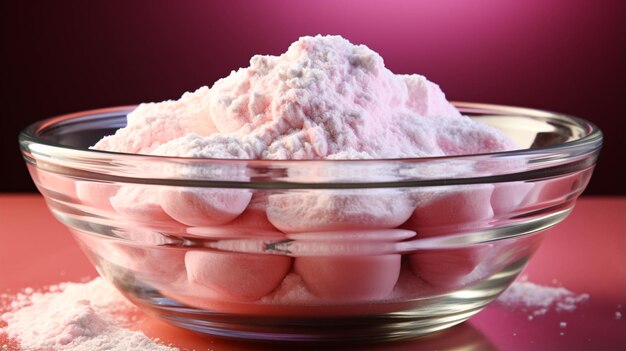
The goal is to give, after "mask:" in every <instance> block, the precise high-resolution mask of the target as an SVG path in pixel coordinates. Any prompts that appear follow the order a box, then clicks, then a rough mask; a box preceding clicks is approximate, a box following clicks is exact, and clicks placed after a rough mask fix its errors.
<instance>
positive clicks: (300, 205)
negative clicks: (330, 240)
mask: <svg viewBox="0 0 626 351" xmlns="http://www.w3.org/2000/svg"><path fill="white" fill-rule="evenodd" d="M414 208H415V207H414V204H413V201H412V200H411V198H410V197H409V196H408V195H407V194H405V193H401V192H396V191H389V190H385V189H366V190H344V191H333V190H312V191H291V192H288V193H282V194H273V195H270V196H269V204H268V207H267V218H268V219H269V221H270V222H271V223H272V224H273V225H274V226H276V228H278V229H280V230H281V231H283V232H285V233H299V232H321V231H338V230H359V229H385V228H395V227H397V226H399V225H400V224H402V223H403V222H405V221H406V220H407V219H408V218H409V217H410V216H411V213H412V212H413V210H414Z"/></svg>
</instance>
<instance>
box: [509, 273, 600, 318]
mask: <svg viewBox="0 0 626 351" xmlns="http://www.w3.org/2000/svg"><path fill="white" fill-rule="evenodd" d="M588 299H589V294H576V293H574V292H572V291H570V290H567V289H565V288H563V287H550V286H543V285H537V284H535V283H531V282H529V281H527V280H525V278H522V280H520V281H516V282H514V283H513V284H511V286H510V287H509V288H508V289H507V290H505V291H504V293H502V295H500V296H499V297H498V299H497V301H498V302H499V303H501V304H503V305H506V306H511V307H516V308H522V309H523V310H524V311H528V312H529V313H530V314H529V315H528V320H532V319H533V318H534V317H536V316H541V315H544V314H546V313H547V312H548V311H550V310H552V309H554V310H556V311H557V312H561V311H567V312H572V311H574V310H576V308H577V306H578V304H580V303H582V302H584V301H587V300H588ZM565 326H567V324H566V323H561V327H562V328H565Z"/></svg>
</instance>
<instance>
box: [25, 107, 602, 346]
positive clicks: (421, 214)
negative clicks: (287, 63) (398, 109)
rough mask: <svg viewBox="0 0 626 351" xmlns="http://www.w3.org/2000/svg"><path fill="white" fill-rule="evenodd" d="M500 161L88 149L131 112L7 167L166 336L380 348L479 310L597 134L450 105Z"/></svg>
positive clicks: (30, 133)
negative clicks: (22, 169) (495, 133)
mask: <svg viewBox="0 0 626 351" xmlns="http://www.w3.org/2000/svg"><path fill="white" fill-rule="evenodd" d="M456 105H457V107H459V109H460V110H461V111H462V112H463V113H464V114H466V115H469V116H471V117H472V118H475V119H477V120H481V121H483V122H486V123H488V124H491V125H493V126H495V127H497V128H499V129H501V130H502V131H504V132H505V133H507V134H508V135H510V136H511V137H512V138H513V139H514V140H515V141H516V142H517V143H518V144H519V146H520V147H521V148H522V149H521V150H517V151H510V152H500V153H489V154H479V155H468V156H450V157H433V158H415V159H386V160H350V161H347V160H346V161H343V160H322V161H313V160H311V161H271V160H218V159H190V158H176V157H158V156H146V155H131V154H121V153H111V152H103V151H94V150H89V149H88V147H89V146H90V145H93V144H94V143H95V142H96V141H97V140H99V139H100V138H101V137H102V136H104V135H108V134H112V133H113V132H114V131H115V130H116V129H117V128H120V127H122V126H124V125H125V123H126V114H127V113H128V112H130V111H131V110H132V107H119V108H110V109H102V110H94V111H86V112H81V113H76V114H71V115H65V116H60V117H56V118H51V119H48V120H44V121H41V122H38V123H35V124H33V125H31V126H29V127H28V128H26V129H25V130H24V131H23V132H22V134H21V135H20V145H21V149H22V153H23V156H24V159H25V160H26V164H27V166H28V169H29V171H30V173H31V176H32V178H33V180H34V181H35V183H36V185H37V187H38V188H39V191H41V193H42V194H43V195H44V197H45V199H46V201H47V203H48V206H49V207H50V209H51V211H52V213H53V214H54V215H55V216H56V217H57V218H58V219H59V220H60V221H61V222H63V223H64V224H65V225H66V226H67V227H68V228H69V229H70V231H71V232H72V234H73V235H74V237H75V238H76V240H77V241H78V243H79V244H80V245H81V247H82V248H83V250H84V251H85V253H86V254H87V256H88V257H89V259H90V260H91V262H92V263H93V264H94V266H95V267H96V268H97V270H98V272H99V273H100V274H101V275H102V276H103V277H105V278H106V279H108V280H109V281H111V282H112V283H113V284H114V285H115V286H116V287H117V288H118V289H119V290H120V291H122V292H123V293H124V294H125V295H126V296H127V297H128V298H129V299H130V300H132V301H133V302H134V303H135V304H137V305H138V306H139V307H140V308H142V309H144V310H146V311H148V312H150V313H152V314H154V315H156V316H158V317H159V318H161V319H163V320H165V321H167V322H170V323H172V324H175V325H178V326H181V327H183V328H187V329H191V330H194V331H197V332H201V333H207V334H212V335H217V336H222V337H231V338H239V339H254V340H274V341H337V340H339V341H382V340H392V339H400V338H407V337H412V336H417V335H422V334H426V333H430V332H433V331H437V330H441V329H444V328H447V327H450V326H452V325H455V324H457V323H460V322H462V321H464V320H466V319H467V318H469V317H470V316H472V315H474V314H475V313H477V312H479V311H480V310H481V309H482V308H484V307H485V306H486V305H487V304H488V303H489V302H491V301H492V300H493V299H495V298H496V297H497V296H498V294H500V293H501V292H502V291H503V290H504V289H505V288H506V287H507V286H508V285H509V284H510V283H511V282H512V281H513V280H514V279H515V277H516V276H517V275H518V274H519V273H520V271H521V270H522V269H523V268H524V266H525V265H526V263H527V262H528V259H529V258H530V257H531V255H532V254H533V252H534V251H535V250H536V249H537V247H538V246H539V244H540V242H541V239H542V234H541V233H542V232H543V231H544V230H545V229H547V228H549V227H551V226H553V225H555V224H557V223H558V222H560V221H561V220H563V219H564V218H565V217H566V216H567V215H568V213H569V212H570V211H571V210H572V208H573V206H574V203H575V201H576V198H577V197H578V196H579V195H580V194H581V193H582V191H583V190H584V188H585V186H586V185H587V182H588V181H589V178H590V177H591V173H592V171H593V168H594V165H595V163H596V159H597V157H598V153H599V151H600V148H601V144H602V134H601V132H600V130H599V129H598V128H597V127H595V126H594V125H593V124H591V123H589V122H586V121H584V120H581V119H578V118H574V117H569V116H565V115H560V114H555V113H550V112H544V111H538V110H531V109H525V108H514V107H505V106H495V105H484V104H475V103H457V104H456Z"/></svg>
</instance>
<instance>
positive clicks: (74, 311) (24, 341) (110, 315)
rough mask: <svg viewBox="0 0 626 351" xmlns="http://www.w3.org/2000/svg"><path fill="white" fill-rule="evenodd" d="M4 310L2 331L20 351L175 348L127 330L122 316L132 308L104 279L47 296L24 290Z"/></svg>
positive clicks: (67, 286)
mask: <svg viewBox="0 0 626 351" xmlns="http://www.w3.org/2000/svg"><path fill="white" fill-rule="evenodd" d="M4 298H5V299H6V298H7V296H4ZM6 309H7V310H8V312H5V313H4V314H2V315H1V316H0V322H2V321H3V322H5V323H6V326H4V327H2V328H0V333H5V334H7V335H8V337H9V338H12V339H15V340H16V341H17V342H18V343H19V345H20V347H21V349H23V350H58V351H104V350H107V351H117V350H119V351H122V350H137V351H140V350H155V351H173V350H177V349H175V348H171V347H167V346H164V345H159V344H157V343H156V342H154V341H152V340H151V339H149V338H148V337H147V336H146V335H144V334H143V333H141V332H139V331H132V330H130V329H127V328H125V327H124V326H125V325H127V324H129V322H130V321H129V320H128V317H127V315H125V314H126V313H128V312H132V311H133V310H135V307H134V306H133V305H132V304H130V302H128V301H127V300H126V299H125V298H124V297H123V296H122V295H121V294H120V293H119V292H118V291H117V290H115V288H114V287H113V286H111V285H110V284H109V283H107V282H106V281H105V280H104V279H102V278H96V279H94V280H92V281H90V282H88V283H62V284H59V285H57V286H52V287H49V288H48V289H47V291H46V292H34V291H33V290H32V289H25V290H24V292H22V293H18V294H17V295H15V296H13V297H12V302H11V303H10V305H9V306H7V308H6Z"/></svg>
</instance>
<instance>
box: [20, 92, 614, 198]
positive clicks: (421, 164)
mask: <svg viewBox="0 0 626 351" xmlns="http://www.w3.org/2000/svg"><path fill="white" fill-rule="evenodd" d="M453 104H454V105H455V106H456V107H457V108H459V109H460V110H461V112H462V113H464V114H467V113H470V114H482V115H495V116H498V115H503V117H505V118H506V116H516V117H526V118H534V119H544V120H545V119H552V120H555V121H558V122H560V123H562V124H564V125H567V124H569V125H573V126H575V127H577V128H580V129H582V130H584V131H585V133H586V134H585V135H584V136H582V137H581V138H579V139H576V140H571V141H567V142H564V143H561V144H557V145H551V146H543V147H536V148H526V149H516V150H510V151H500V152H491V153H478V154H465V155H449V156H435V157H418V158H387V159H355V160H347V159H341V160H327V159H305V160H269V159H216V158H190V157H172V156H156V155H146V154H131V153H120V152H111V151H103V150H93V149H85V148H78V147H72V146H67V145H62V144H58V143H54V142H50V141H48V140H45V139H43V138H41V137H40V136H39V135H41V134H42V133H43V132H44V131H46V130H49V129H50V128H54V127H55V126H59V125H62V123H63V122H66V121H71V120H73V119H81V118H88V117H92V118H94V119H98V118H107V117H117V118H119V117H120V113H121V112H124V113H127V112H130V111H132V109H134V108H135V107H136V106H134V105H130V106H118V107H109V108H101V109H94V110H86V111H81V112H75V113H70V114H64V115H60V116H57V117H52V118H47V119H44V120H40V121H37V122H35V123H32V124H31V125H29V126H28V127H26V128H25V129H24V130H23V131H22V132H21V133H20V135H19V144H20V148H21V151H22V155H23V157H24V159H25V160H26V162H27V163H28V164H31V165H33V166H34V167H36V168H44V169H46V170H49V171H52V172H55V173H59V174H62V175H71V176H74V177H81V178H83V179H88V180H90V179H95V180H98V181H104V182H116V181H120V182H125V183H134V184H155V185H172V184H176V185H179V186H185V187H223V188H232V187H246V188H253V189H254V188H256V189H276V188H284V189H318V188H323V189H327V188H393V187H414V186H439V185H464V184H480V183H485V182H489V183H503V182H511V181H528V180H533V179H545V178H549V177H555V176H561V175H564V174H569V173H572V172H575V171H581V170H585V169H589V168H591V167H593V165H594V164H595V162H596V159H597V155H598V153H599V151H600V149H601V147H602V140H603V135H602V131H601V130H600V129H599V128H598V127H597V126H596V125H595V124H593V123H591V122H589V121H586V120H584V119H581V118H578V117H574V116H569V115H566V114H561V113H555V112H550V111H544V110H538V109H531V108H523V107H514V106H506V105H494V104H484V103H472V102H453ZM520 160H525V162H524V165H525V166H523V167H522V166H519V167H509V165H510V164H515V163H519V161H520ZM137 164H143V165H144V166H145V165H148V166H150V165H152V166H155V165H157V166H162V165H174V166H177V167H181V165H185V166H186V167H205V168H220V169H222V170H225V171H223V172H222V174H221V175H219V176H215V175H211V176H203V177H200V178H196V177H189V176H184V175H179V174H176V175H174V176H171V175H168V176H167V177H166V176H164V175H161V174H156V175H155V174H151V175H145V174H143V173H141V172H139V173H138V172H137V170H138V169H137V168H136V166H135V165H137ZM450 164H463V165H469V164H472V165H477V164H482V165H484V164H491V166H489V167H494V166H497V167H495V168H500V169H498V170H491V171H490V172H491V173H489V174H487V173H475V174H474V173H472V172H468V171H466V172H465V173H464V174H449V172H447V171H446V172H439V173H436V174H434V173H433V174H429V175H424V174H418V175H415V173H413V174H412V175H406V174H404V175H402V176H401V177H399V178H398V177H396V175H395V174H394V175H393V176H392V177H391V178H385V177H384V176H383V177H382V178H379V177H378V176H379V175H381V174H383V173H384V172H388V173H389V172H391V171H390V170H393V171H397V170H398V169H401V168H411V169H413V170H418V169H419V170H422V171H423V170H424V169H427V168H428V167H433V166H435V167H439V168H437V169H439V170H441V168H440V167H441V166H442V165H444V166H446V167H447V166H449V165H450ZM119 165H124V166H125V167H126V169H124V167H118V166H119ZM133 167H135V168H133ZM472 167H473V166H472ZM241 169H253V170H256V169H263V171H262V172H260V173H255V177H254V179H252V177H250V178H248V179H246V180H241V179H242V178H237V175H241ZM315 169H318V170H319V169H328V170H330V171H329V172H331V173H332V172H335V173H334V174H333V175H332V176H331V177H329V176H328V174H330V173H326V174H325V175H324V176H323V177H321V178H317V179H314V180H311V178H307V177H306V174H308V173H310V172H313V171H314V170H315ZM267 170H269V176H268V178H267V179H265V177H264V174H267V173H264V172H267ZM275 170H279V172H274V171H275ZM381 170H382V171H381ZM280 171H282V173H280ZM359 172H360V173H361V174H359ZM418 173H419V172H418ZM427 173H428V172H427ZM442 173H446V174H442ZM233 174H234V175H235V177H234V178H233ZM276 174H282V177H281V176H276ZM285 174H287V175H286V176H285ZM294 174H297V176H294ZM336 174H341V175H340V176H339V177H338V178H336V177H337V175H336ZM347 174H348V175H347ZM303 176H304V177H303ZM372 176H374V178H372ZM334 177H335V178H334Z"/></svg>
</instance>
